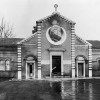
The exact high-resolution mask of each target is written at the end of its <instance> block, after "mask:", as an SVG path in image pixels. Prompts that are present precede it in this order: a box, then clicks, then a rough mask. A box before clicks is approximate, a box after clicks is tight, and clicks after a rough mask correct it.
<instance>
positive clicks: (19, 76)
mask: <svg viewBox="0 0 100 100" xmlns="http://www.w3.org/2000/svg"><path fill="white" fill-rule="evenodd" d="M21 53H22V48H21V45H18V47H17V66H18V79H22V56H21V55H22V54H21Z"/></svg>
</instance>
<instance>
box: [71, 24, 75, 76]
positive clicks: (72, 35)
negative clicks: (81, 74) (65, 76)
mask: <svg viewBox="0 0 100 100" xmlns="http://www.w3.org/2000/svg"><path fill="white" fill-rule="evenodd" d="M74 26H75V25H74V24H71V59H72V77H73V78H74V77H75V28H74Z"/></svg>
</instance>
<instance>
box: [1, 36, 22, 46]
mask: <svg viewBox="0 0 100 100" xmlns="http://www.w3.org/2000/svg"><path fill="white" fill-rule="evenodd" d="M21 40H23V38H0V45H8V46H9V45H17V43H18V42H19V41H21Z"/></svg>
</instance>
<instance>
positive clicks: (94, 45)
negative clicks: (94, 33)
mask: <svg viewBox="0 0 100 100" xmlns="http://www.w3.org/2000/svg"><path fill="white" fill-rule="evenodd" d="M87 41H88V42H89V43H91V44H92V48H93V49H100V41H99V40H87Z"/></svg>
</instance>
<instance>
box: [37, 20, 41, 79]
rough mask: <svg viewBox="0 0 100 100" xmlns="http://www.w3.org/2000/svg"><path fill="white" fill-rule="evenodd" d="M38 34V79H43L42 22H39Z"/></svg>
mask: <svg viewBox="0 0 100 100" xmlns="http://www.w3.org/2000/svg"><path fill="white" fill-rule="evenodd" d="M37 34H38V51H37V52H38V79H41V22H37Z"/></svg>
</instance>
